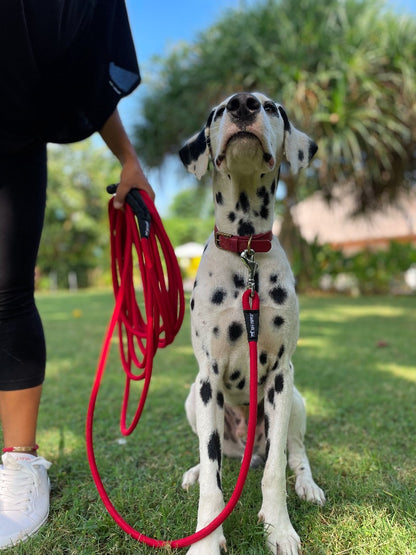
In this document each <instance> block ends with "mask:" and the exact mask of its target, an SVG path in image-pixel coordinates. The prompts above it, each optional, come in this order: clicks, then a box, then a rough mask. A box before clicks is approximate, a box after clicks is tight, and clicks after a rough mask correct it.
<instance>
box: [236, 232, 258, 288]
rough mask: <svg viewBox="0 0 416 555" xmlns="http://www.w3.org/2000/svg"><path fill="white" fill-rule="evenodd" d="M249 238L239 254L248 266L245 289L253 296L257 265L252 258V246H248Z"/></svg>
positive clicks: (253, 253)
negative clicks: (246, 245) (245, 247)
mask: <svg viewBox="0 0 416 555" xmlns="http://www.w3.org/2000/svg"><path fill="white" fill-rule="evenodd" d="M250 243H251V240H250V241H249V243H248V247H247V249H246V250H244V251H243V252H242V253H241V254H240V257H241V260H242V261H243V262H244V264H245V265H246V266H247V268H248V272H249V274H248V281H247V289H250V291H251V297H254V291H255V285H256V280H255V277H256V272H257V270H258V267H259V265H258V264H257V262H256V261H255V260H254V255H255V254H256V253H255V252H254V251H253V249H252V248H250Z"/></svg>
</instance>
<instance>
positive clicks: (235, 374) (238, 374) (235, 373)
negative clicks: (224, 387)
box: [230, 370, 241, 381]
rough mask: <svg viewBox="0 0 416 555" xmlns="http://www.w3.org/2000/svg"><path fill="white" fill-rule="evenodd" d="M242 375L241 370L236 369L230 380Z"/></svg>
mask: <svg viewBox="0 0 416 555" xmlns="http://www.w3.org/2000/svg"><path fill="white" fill-rule="evenodd" d="M240 376H241V372H240V370H234V372H233V373H232V374H231V376H230V380H232V381H235V380H238V378H239V377H240Z"/></svg>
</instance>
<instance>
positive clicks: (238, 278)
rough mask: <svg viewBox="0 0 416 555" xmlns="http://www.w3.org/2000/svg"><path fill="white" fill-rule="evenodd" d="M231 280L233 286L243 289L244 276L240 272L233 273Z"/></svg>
mask: <svg viewBox="0 0 416 555" xmlns="http://www.w3.org/2000/svg"><path fill="white" fill-rule="evenodd" d="M233 282H234V286H235V287H236V288H237V289H244V287H245V282H244V277H243V276H242V275H241V274H234V275H233Z"/></svg>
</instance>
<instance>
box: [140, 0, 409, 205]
mask: <svg viewBox="0 0 416 555" xmlns="http://www.w3.org/2000/svg"><path fill="white" fill-rule="evenodd" d="M415 59H416V20H415V18H412V17H406V18H404V17H399V16H397V15H395V14H393V13H391V12H389V11H387V10H386V9H385V8H384V3H383V1H382V0H263V1H261V2H258V3H257V4H255V5H251V6H249V7H244V8H240V9H236V10H231V11H228V12H227V13H226V14H225V15H224V16H223V17H222V18H221V19H220V20H219V21H218V22H217V23H216V24H215V25H213V26H212V27H210V28H209V29H207V30H206V31H205V32H203V33H202V34H201V35H200V36H199V38H198V39H197V40H196V42H195V44H193V45H186V44H185V45H178V46H177V48H176V49H175V50H174V51H173V52H172V54H171V55H169V56H168V57H167V58H166V59H159V60H156V64H155V65H156V68H157V69H156V70H155V73H154V76H153V81H152V83H151V86H150V90H151V92H150V93H149V95H148V97H147V98H146V99H145V101H144V105H143V111H142V112H143V113H142V116H143V117H142V120H141V123H140V125H137V127H136V130H135V141H136V145H137V148H138V150H139V151H140V152H141V155H142V157H143V158H144V159H145V161H146V162H147V164H148V165H149V166H158V165H160V164H161V163H162V161H163V159H164V157H165V156H166V155H169V154H172V153H175V154H176V152H177V150H178V148H179V146H180V144H181V142H182V141H183V140H184V139H186V138H187V137H188V136H190V135H191V134H193V133H194V132H195V131H196V130H197V129H199V128H200V126H201V124H202V123H203V122H204V121H205V119H206V117H207V115H208V112H209V107H210V105H215V104H216V103H217V102H218V101H219V100H222V98H224V97H225V96H227V95H228V94H231V93H233V92H236V91H238V90H256V89H257V90H262V91H263V92H265V93H266V94H268V95H269V96H271V97H273V98H275V99H277V100H279V101H282V102H283V103H284V105H285V106H286V108H287V110H288V112H289V114H290V116H291V118H292V120H293V121H294V122H295V123H296V122H297V124H298V126H299V127H300V128H302V129H305V130H306V131H307V132H308V133H309V134H310V135H311V136H312V137H314V139H315V140H317V141H318V143H319V147H320V149H319V152H318V156H319V164H316V165H315V166H314V168H315V172H314V177H315V186H319V187H320V188H322V189H324V190H325V191H326V192H327V194H328V197H330V193H331V188H332V187H333V185H334V184H335V183H340V182H342V183H344V184H346V185H348V186H349V187H351V184H353V187H352V189H353V192H354V194H355V197H356V209H357V211H360V210H367V209H371V208H373V207H375V206H378V204H379V203H381V202H383V201H389V200H391V199H394V197H395V196H396V195H397V193H398V191H399V190H401V189H403V188H405V187H409V186H410V184H411V183H412V181H414V178H415V173H416V172H415V168H416V163H415V149H414V144H415V139H416V110H415V106H416V78H415V77H416V76H415V71H416V69H415V64H414V61H415ZM308 177H309V179H308V184H307V187H308V189H306V188H305V181H303V182H302V179H301V181H297V182H295V180H294V179H292V178H290V176H288V175H287V174H286V175H283V179H284V181H285V183H286V186H287V191H288V194H287V203H288V205H289V204H291V203H293V202H295V201H296V199H297V198H298V196H299V194H301V195H306V194H308V193H309V192H311V190H312V185H311V183H312V182H311V180H310V175H309V176H308ZM288 214H289V212H288V211H286V215H287V216H288Z"/></svg>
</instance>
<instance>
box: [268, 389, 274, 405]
mask: <svg viewBox="0 0 416 555" xmlns="http://www.w3.org/2000/svg"><path fill="white" fill-rule="evenodd" d="M267 400H268V401H269V403H270V404H271V405H273V403H274V389H273V388H272V387H271V388H270V389H269V391H268V392H267Z"/></svg>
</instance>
